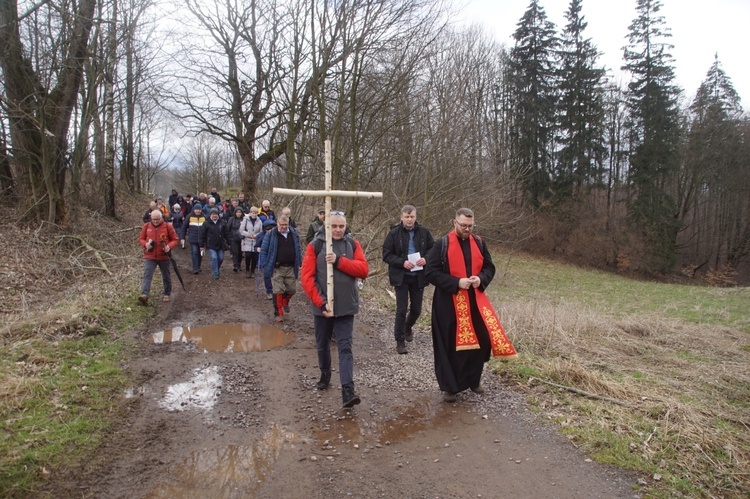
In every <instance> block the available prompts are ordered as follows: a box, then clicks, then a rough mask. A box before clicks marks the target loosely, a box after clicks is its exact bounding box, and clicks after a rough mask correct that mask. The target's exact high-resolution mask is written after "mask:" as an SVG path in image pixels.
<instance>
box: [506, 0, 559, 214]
mask: <svg viewBox="0 0 750 499" xmlns="http://www.w3.org/2000/svg"><path fill="white" fill-rule="evenodd" d="M513 38H514V39H515V45H514V47H513V48H512V49H511V52H510V61H509V64H508V74H507V76H506V85H507V86H508V92H507V95H508V100H509V103H510V120H511V128H510V130H511V151H512V152H511V161H512V165H513V168H514V170H515V171H516V173H517V174H518V175H519V176H520V178H522V179H523V187H524V193H525V195H526V197H527V198H528V199H529V200H530V201H531V202H532V203H534V204H535V205H539V204H541V202H542V201H543V200H544V199H545V198H546V197H548V196H549V192H550V187H551V178H552V174H553V166H554V162H553V160H554V156H553V148H554V130H555V125H556V123H555V118H556V112H555V111H556V102H557V81H556V57H557V52H556V51H557V47H558V45H559V40H558V38H557V36H556V34H555V25H554V23H552V22H551V21H549V20H547V14H546V13H545V11H544V8H543V7H542V6H541V5H540V4H539V2H538V0H531V3H530V4H529V7H528V9H527V10H526V12H525V13H524V15H523V16H522V17H521V19H520V20H519V21H518V24H517V29H516V32H515V33H514V35H513Z"/></svg>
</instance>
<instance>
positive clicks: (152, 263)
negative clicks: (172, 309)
mask: <svg viewBox="0 0 750 499" xmlns="http://www.w3.org/2000/svg"><path fill="white" fill-rule="evenodd" d="M157 266H158V267H159V270H160V271H161V281H162V283H163V284H164V296H169V295H171V294H172V275H171V274H170V273H169V260H158V261H157V260H152V259H150V258H144V259H143V280H141V294H142V295H146V296H148V294H149V293H150V292H151V280H152V279H153V278H154V271H155V270H156V267H157Z"/></svg>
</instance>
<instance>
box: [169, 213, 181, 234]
mask: <svg viewBox="0 0 750 499" xmlns="http://www.w3.org/2000/svg"><path fill="white" fill-rule="evenodd" d="M184 221H185V215H183V214H182V211H181V210H178V211H174V210H172V211H170V212H169V216H168V217H167V222H169V223H171V224H172V227H174V230H175V232H177V233H178V234H179V233H180V232H182V224H183V222H184Z"/></svg>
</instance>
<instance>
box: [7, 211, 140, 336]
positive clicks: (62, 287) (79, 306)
mask: <svg viewBox="0 0 750 499" xmlns="http://www.w3.org/2000/svg"><path fill="white" fill-rule="evenodd" d="M131 211H133V210H132V209H131ZM140 216H141V215H139V214H137V213H135V212H130V213H126V214H123V219H124V220H125V221H117V220H112V219H109V218H107V217H103V216H101V215H99V214H98V213H96V212H89V211H86V210H82V212H81V214H80V220H81V221H80V222H78V223H76V224H74V225H73V226H71V227H65V228H63V227H58V226H55V225H52V224H49V223H42V224H40V225H38V226H36V227H29V226H21V225H19V224H17V223H8V224H5V225H0V237H2V239H3V240H4V241H6V242H7V244H6V254H7V258H6V259H5V260H3V261H2V262H0V283H2V284H1V285H0V324H2V326H0V340H1V341H2V343H3V344H8V343H9V342H10V341H15V340H18V339H22V338H28V337H40V336H41V337H48V338H52V337H55V336H57V335H60V334H70V333H72V332H74V331H75V330H78V331H79V332H80V331H86V332H89V333H90V332H91V331H92V330H96V328H97V327H98V326H97V325H96V322H97V321H96V318H95V317H92V316H89V315H88V311H89V310H90V308H91V307H92V304H93V303H100V302H101V300H102V299H104V300H106V299H107V298H108V297H111V298H112V299H113V300H114V299H115V298H116V296H118V295H121V294H122V289H123V286H128V289H133V290H134V289H136V288H134V287H133V284H134V283H135V282H136V281H137V279H138V277H139V272H140V265H139V264H140V253H139V251H138V244H137V237H138V230H139V229H140V227H141V225H142V223H141V221H140V220H139V219H140ZM10 218H11V219H13V216H12V214H11V217H10Z"/></svg>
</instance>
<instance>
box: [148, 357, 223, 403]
mask: <svg viewBox="0 0 750 499" xmlns="http://www.w3.org/2000/svg"><path fill="white" fill-rule="evenodd" d="M220 389H221V375H220V374H219V368H218V367H217V366H209V367H206V368H202V369H200V368H199V369H195V370H193V377H192V379H190V381H186V382H184V383H177V384H175V385H170V386H169V387H168V388H167V394H166V395H165V396H164V398H163V399H162V400H161V401H160V402H159V405H160V406H162V407H163V408H165V409H167V410H168V411H184V410H187V409H203V410H208V409H211V408H213V406H214V404H215V403H216V399H217V398H218V397H219V390H220Z"/></svg>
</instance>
